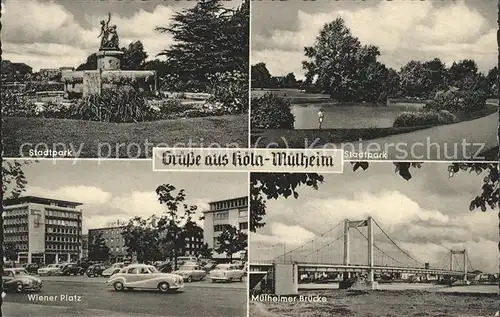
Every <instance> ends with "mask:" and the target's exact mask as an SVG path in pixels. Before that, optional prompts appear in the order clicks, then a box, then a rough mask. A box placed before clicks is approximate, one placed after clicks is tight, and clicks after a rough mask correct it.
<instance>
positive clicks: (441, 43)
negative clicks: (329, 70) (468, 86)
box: [252, 1, 497, 77]
mask: <svg viewBox="0 0 500 317" xmlns="http://www.w3.org/2000/svg"><path fill="white" fill-rule="evenodd" d="M336 17H342V18H344V20H345V22H346V25H347V26H348V27H349V28H350V29H351V32H352V34H353V35H354V36H356V37H358V38H359V40H360V41H361V43H363V44H372V45H376V46H378V47H379V48H380V50H381V56H380V60H381V61H382V62H384V63H386V64H387V65H388V66H390V67H394V68H400V67H401V66H403V65H405V64H406V63H407V62H409V61H410V60H429V59H433V58H435V57H439V58H441V59H442V60H443V61H444V62H445V63H447V64H448V65H450V64H451V63H452V62H454V61H457V60H460V59H466V58H471V59H474V60H476V61H477V63H478V65H479V67H480V69H482V70H483V71H487V70H489V69H490V68H491V67H493V66H494V65H495V63H496V58H497V57H496V50H495V48H496V42H495V41H496V30H495V29H493V28H491V27H489V25H488V21H487V20H486V19H485V18H484V17H483V16H482V15H481V14H480V13H478V12H477V11H476V10H473V9H471V8H469V7H468V6H467V5H466V4H465V3H464V2H463V1H458V2H450V3H449V4H447V5H445V6H442V7H437V6H436V7H435V6H434V5H433V3H432V2H431V1H420V2H408V1H405V2H387V1H382V2H380V3H379V4H378V5H377V6H375V7H364V8H361V9H357V10H334V11H331V12H321V13H307V12H303V11H298V12H297V19H296V21H297V22H296V23H297V29H296V30H295V31H290V30H280V29H275V30H273V31H272V32H271V35H264V34H254V35H252V36H253V38H252V63H257V62H265V63H266V65H268V68H269V69H270V71H271V72H272V73H273V74H275V75H284V74H286V73H288V72H291V71H294V72H299V73H298V74H296V75H298V77H303V71H302V70H301V61H302V60H304V59H305V57H304V55H303V49H304V47H305V46H310V45H312V44H313V43H314V41H315V39H316V37H317V35H318V34H319V31H320V29H321V28H322V27H323V26H324V24H326V23H329V22H331V21H332V20H334V19H335V18H336ZM388 17H390V18H388ZM271 52H272V53H273V54H269V55H268V53H271Z"/></svg>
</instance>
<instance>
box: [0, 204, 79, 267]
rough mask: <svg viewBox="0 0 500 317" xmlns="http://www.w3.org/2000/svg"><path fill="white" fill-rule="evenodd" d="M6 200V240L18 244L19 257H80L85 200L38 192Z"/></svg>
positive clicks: (57, 259)
mask: <svg viewBox="0 0 500 317" xmlns="http://www.w3.org/2000/svg"><path fill="white" fill-rule="evenodd" d="M3 203H4V213H3V218H4V219H3V225H4V241H5V244H6V245H10V246H12V247H14V248H15V250H16V253H17V261H19V262H20V263H45V264H51V263H60V262H70V261H77V260H78V259H79V258H80V255H81V250H82V248H81V244H82V210H81V209H78V208H77V207H78V206H80V205H82V204H81V203H78V202H72V201H65V200H57V199H48V198H43V197H36V196H25V197H19V198H16V199H7V200H5V201H4V202H3Z"/></svg>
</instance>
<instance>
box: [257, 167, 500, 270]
mask: <svg viewBox="0 0 500 317" xmlns="http://www.w3.org/2000/svg"><path fill="white" fill-rule="evenodd" d="M447 166H448V165H447V164H440V163H424V164H423V166H422V168H421V169H419V170H415V171H413V173H412V174H413V178H412V179H411V180H410V181H405V180H404V179H402V178H401V177H400V176H399V175H397V174H395V172H394V166H393V165H392V164H387V163H371V166H370V167H369V168H368V169H367V170H366V171H356V172H353V171H352V169H349V168H346V169H345V171H344V173H343V174H328V175H325V181H324V183H323V184H321V185H320V186H319V189H318V190H313V189H310V188H308V187H301V188H299V189H298V192H299V197H298V198H297V199H294V198H288V199H285V198H280V199H278V200H269V201H268V202H267V215H266V216H265V219H264V221H265V222H266V225H265V226H264V227H263V228H260V229H258V230H257V232H256V233H252V234H251V235H250V245H251V250H250V258H251V259H252V260H253V261H261V260H272V259H274V258H275V257H277V256H280V255H282V254H283V253H284V252H286V251H290V250H292V249H294V248H299V250H301V249H300V246H301V245H303V244H304V243H306V242H308V241H311V240H315V241H318V244H315V245H314V247H309V245H308V247H307V248H306V249H305V250H306V251H308V252H309V253H311V252H312V251H314V250H316V249H318V248H323V249H321V250H325V251H327V252H330V253H332V254H331V257H329V258H328V259H329V260H328V261H330V260H331V261H334V260H336V262H334V263H340V262H339V261H341V259H342V258H341V257H340V255H341V250H342V240H338V241H337V242H336V243H331V242H332V241H333V240H334V238H336V237H337V235H338V233H340V235H342V230H343V227H342V225H341V226H340V227H337V229H338V230H337V229H335V230H333V231H332V234H331V235H330V234H328V235H325V236H324V237H323V238H322V237H321V234H324V233H325V232H327V231H328V230H330V229H332V228H334V227H335V225H337V224H338V223H340V222H341V221H343V220H344V219H350V220H362V219H366V217H368V216H371V217H373V219H375V221H376V222H377V223H378V224H379V225H380V226H381V227H382V228H383V229H384V230H385V231H386V232H387V234H388V235H389V236H390V237H391V238H392V239H393V240H394V241H395V242H396V244H398V245H399V246H400V247H401V248H403V249H404V250H408V251H410V253H411V255H413V257H414V258H416V259H417V260H419V261H420V262H421V263H424V262H429V263H431V265H434V264H436V266H435V267H444V265H446V266H447V265H448V264H449V260H446V257H447V252H448V249H453V250H459V249H464V248H465V249H467V251H468V252H469V259H470V261H471V264H472V268H473V269H479V270H481V271H483V272H492V273H494V272H497V271H498V251H497V243H498V217H497V211H496V210H493V211H492V210H488V211H487V212H481V211H474V212H471V211H469V204H470V201H471V200H472V199H473V198H474V197H476V195H478V194H479V193H480V189H481V186H482V181H483V178H484V176H485V175H479V176H478V175H476V174H475V173H473V174H469V173H468V172H465V173H464V172H461V173H458V174H456V175H455V176H454V177H452V178H449V176H448V172H447ZM362 232H364V233H365V234H366V231H362ZM380 232H381V231H380V230H379V229H377V228H376V229H375V230H374V233H375V244H378V245H380V246H381V249H383V250H384V251H387V253H388V254H389V255H391V256H395V255H396V254H399V253H397V252H394V251H395V247H394V248H393V249H388V248H389V247H388V246H387V245H389V244H390V243H388V240H385V239H386V238H384V237H382V236H381V234H380ZM355 234H358V233H357V232H356V231H354V233H353V234H352V238H351V250H352V252H351V261H352V263H353V264H366V262H363V261H362V260H360V259H366V253H367V252H365V250H366V249H365V247H364V245H367V244H366V240H364V241H365V243H364V244H363V243H361V240H363V238H361V236H360V235H355ZM324 241H329V243H331V245H330V246H329V247H326V245H327V244H326V243H324ZM314 243H316V242H314ZM311 245H312V244H311ZM386 247H387V248H386ZM358 249H361V251H359V250H358ZM297 252H298V251H296V252H295V253H292V254H294V255H293V256H295V254H298V253H297ZM309 253H307V254H309ZM304 254H305V253H302V254H299V258H293V257H292V260H295V261H300V259H303V258H302V257H300V256H304ZM319 254H320V256H321V258H320V260H319V261H316V260H317V259H318V258H317V257H316V258H314V255H313V258H311V257H309V258H308V260H307V261H309V262H318V263H319V262H321V263H324V262H327V260H325V257H326V256H330V254H326V255H325V254H323V251H321V252H320V253H319ZM377 254H379V253H377V252H376V255H377ZM337 255H338V258H335V256H337ZM361 255H364V256H361ZM379 255H381V253H380V254H379ZM355 257H357V260H356V259H355ZM379 259H381V258H380V257H379ZM398 259H400V260H403V262H404V263H409V260H408V261H407V259H404V257H401V258H399V257H398ZM448 259H449V258H448ZM456 259H457V261H458V260H459V257H456ZM386 260H387V259H386ZM376 263H378V262H377V260H376ZM386 263H389V264H388V265H391V262H386ZM413 263H414V262H413ZM437 264H439V265H437Z"/></svg>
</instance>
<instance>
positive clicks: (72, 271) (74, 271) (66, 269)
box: [61, 263, 85, 275]
mask: <svg viewBox="0 0 500 317" xmlns="http://www.w3.org/2000/svg"><path fill="white" fill-rule="evenodd" d="M84 273H85V269H84V268H82V267H81V266H80V265H78V263H67V264H66V265H64V266H63V267H62V269H61V274H62V275H83V274H84Z"/></svg>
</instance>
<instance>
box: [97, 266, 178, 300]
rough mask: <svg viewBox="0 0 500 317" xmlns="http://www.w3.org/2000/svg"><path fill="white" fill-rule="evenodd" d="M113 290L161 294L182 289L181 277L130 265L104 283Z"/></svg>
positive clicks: (153, 268) (151, 268) (152, 267)
mask: <svg viewBox="0 0 500 317" xmlns="http://www.w3.org/2000/svg"><path fill="white" fill-rule="evenodd" d="M106 283H107V284H108V285H112V286H113V287H114V289H115V290H117V291H123V290H124V289H128V290H133V289H135V288H142V289H158V290H159V291H160V292H162V293H168V292H170V291H176V290H179V289H182V288H183V287H184V279H183V277H182V276H180V275H177V274H170V273H161V272H159V271H158V270H157V269H156V268H155V267H154V266H152V265H146V264H132V265H129V266H127V267H124V268H123V269H121V270H120V272H118V273H116V274H114V275H113V276H111V277H110V278H109V280H108V281H107V282H106Z"/></svg>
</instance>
